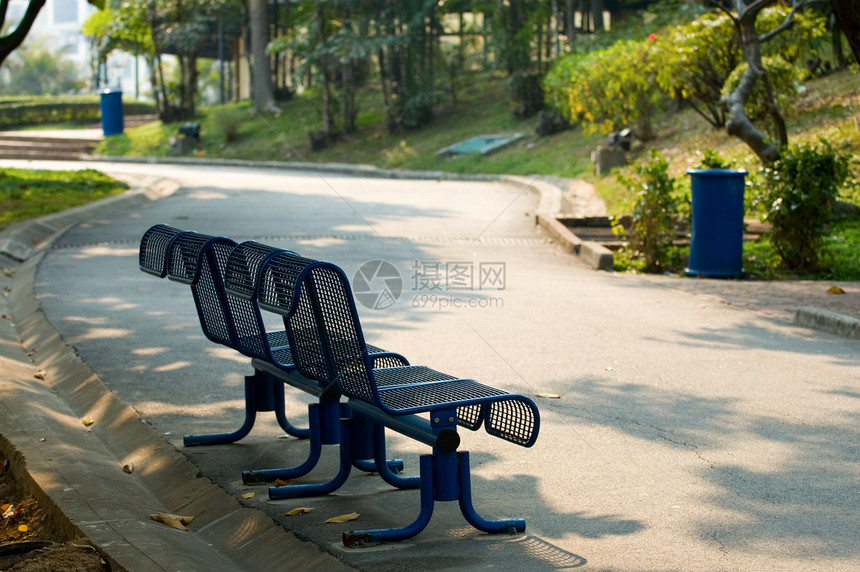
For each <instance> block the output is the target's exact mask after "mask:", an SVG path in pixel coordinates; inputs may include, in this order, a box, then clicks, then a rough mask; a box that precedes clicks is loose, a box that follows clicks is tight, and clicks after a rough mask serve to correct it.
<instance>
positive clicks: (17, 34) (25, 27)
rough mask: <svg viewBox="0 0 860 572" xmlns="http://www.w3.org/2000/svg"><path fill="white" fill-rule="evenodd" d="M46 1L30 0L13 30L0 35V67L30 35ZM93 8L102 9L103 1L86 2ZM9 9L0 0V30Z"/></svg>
mask: <svg viewBox="0 0 860 572" xmlns="http://www.w3.org/2000/svg"><path fill="white" fill-rule="evenodd" d="M45 1H46V0H30V3H29V4H27V11H26V12H24V17H23V18H21V21H20V22H18V25H17V26H15V29H14V30H12V31H11V32H9V33H8V34H6V35H0V65H3V62H4V61H6V58H7V57H9V54H11V53H12V52H14V51H15V49H16V48H17V47H18V46H20V45H21V42H23V41H24V38H26V37H27V34H29V33H30V28H32V27H33V22H35V21H36V16H38V15H39V12H40V11H41V10H42V8H43V7H44V6H45ZM87 2H89V3H90V4H92V5H93V6H95V7H97V8H99V9H102V8H104V0H87ZM8 8H9V0H0V30H2V29H5V27H6V11H7V10H8Z"/></svg>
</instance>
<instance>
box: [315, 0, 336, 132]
mask: <svg viewBox="0 0 860 572" xmlns="http://www.w3.org/2000/svg"><path fill="white" fill-rule="evenodd" d="M325 24H326V20H325V8H324V6H323V2H318V3H317V34H318V35H317V42H318V44H319V45H320V46H322V45H323V44H324V43H325V40H326V37H325ZM326 59H327V56H326V55H325V54H323V55H321V56H320V59H319V61H318V62H317V66H318V67H319V73H320V81H321V84H320V87H321V89H322V124H323V132H324V133H325V135H326V136H331V134H332V131H333V129H332V116H331V97H330V94H329V80H328V66H327V65H326Z"/></svg>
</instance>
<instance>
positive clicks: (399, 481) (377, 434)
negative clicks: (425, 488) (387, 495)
mask: <svg viewBox="0 0 860 572" xmlns="http://www.w3.org/2000/svg"><path fill="white" fill-rule="evenodd" d="M372 425H373V429H372V430H373V458H374V461H375V463H376V471H377V472H378V473H379V476H380V477H382V480H384V481H385V482H386V483H388V484H389V485H391V486H392V487H397V488H398V489H414V488H418V486H420V485H421V477H401V476H400V475H397V474H396V473H399V472H400V471H402V470H403V461H401V460H399V459H395V460H386V458H385V427H383V426H382V425H380V424H379V423H373V424H372ZM395 463H399V467H398V468H397V469H396V470H395V468H394V467H393V466H392V465H394V464H395Z"/></svg>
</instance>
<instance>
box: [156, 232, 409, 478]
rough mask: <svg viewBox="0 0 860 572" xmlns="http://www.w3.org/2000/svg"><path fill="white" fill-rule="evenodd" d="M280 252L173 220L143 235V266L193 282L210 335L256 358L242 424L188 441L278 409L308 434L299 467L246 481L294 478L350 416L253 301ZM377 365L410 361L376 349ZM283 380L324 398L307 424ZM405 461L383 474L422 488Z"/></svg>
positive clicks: (228, 439) (243, 431)
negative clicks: (289, 407) (292, 412)
mask: <svg viewBox="0 0 860 572" xmlns="http://www.w3.org/2000/svg"><path fill="white" fill-rule="evenodd" d="M277 252H282V251H281V250H279V249H276V248H273V247H270V246H266V245H262V244H259V243H256V242H253V241H249V242H245V243H242V244H240V245H239V244H237V243H236V242H235V241H233V240H231V239H229V238H225V237H212V236H209V235H204V234H200V233H197V232H193V231H183V230H180V229H177V228H174V227H171V226H168V225H163V224H161V225H155V226H153V227H152V228H150V229H149V230H148V231H147V232H146V233H145V234H144V236H143V238H142V239H141V246H140V256H139V263H140V268H141V269H142V270H144V271H145V272H148V273H150V274H154V275H156V276H159V277H161V278H163V277H164V276H165V275H166V276H168V277H169V278H170V279H171V280H174V281H177V282H180V283H183V284H188V285H190V286H191V291H192V294H193V297H194V302H195V306H196V308H197V313H198V317H199V319H200V325H201V328H202V329H203V332H204V334H205V335H206V337H207V338H208V339H209V340H211V341H213V342H215V343H219V344H222V345H225V346H228V347H230V348H233V349H235V350H237V351H239V352H240V353H242V354H244V355H246V356H248V357H251V358H254V359H253V360H252V365H253V366H254V374H253V375H251V376H246V377H245V422H244V424H243V425H242V426H241V427H240V428H239V429H238V430H236V431H234V432H232V433H219V434H213V435H188V436H186V437H185V438H184V440H183V441H184V444H185V445H186V446H193V445H214V444H227V443H233V442H235V441H237V440H239V439H242V438H243V437H245V436H246V435H247V434H248V433H249V432H250V431H251V429H252V427H253V425H254V422H255V419H256V414H257V413H258V412H261V411H274V412H275V415H276V418H277V420H278V423H279V425H280V426H281V427H282V428H283V429H284V430H285V431H286V432H287V433H289V434H291V435H294V436H297V437H309V438H310V450H309V454H308V457H307V458H306V460H305V461H304V462H303V463H301V464H300V465H298V466H296V467H290V468H280V469H269V470H263V471H244V472H243V474H242V477H243V480H244V481H245V482H247V483H257V482H261V481H262V482H266V481H274V480H277V479H292V478H297V477H300V476H302V475H305V474H307V473H308V472H310V470H311V469H313V468H314V466H316V464H317V462H318V461H319V458H320V455H321V451H322V445H324V444H325V445H336V444H340V440H341V435H340V418H341V417H345V416H347V415H348V413H347V410H346V407H345V404H342V403H340V397H341V395H340V393H339V392H338V391H337V390H336V389H335V388H329V389H328V390H326V389H325V388H323V387H321V386H320V384H319V383H318V382H316V381H313V380H309V379H307V378H304V377H302V376H300V375H289V373H290V372H293V371H294V370H295V366H294V365H293V361H292V354H291V352H290V348H289V345H288V340H287V335H286V333H285V331H284V330H279V331H274V332H267V331H266V328H265V325H264V322H263V318H262V316H261V314H260V310H259V308H258V306H257V304H256V300H255V298H256V296H255V291H256V279H257V274H258V269H259V266H260V264H261V263H263V262H264V261H265V260H266V258H267V257H269V256H271V255H273V254H275V253H277ZM371 352H372V354H373V359H374V362H375V363H376V364H377V365H378V366H379V367H385V366H391V365H402V364H408V362H407V361H406V359H405V358H404V357H403V356H400V355H398V354H393V353H391V352H385V351H383V350H381V349H379V348H375V347H372V348H371ZM284 382H286V383H288V384H290V385H292V386H294V387H297V388H299V389H301V390H303V391H305V392H306V393H309V394H311V395H314V396H315V397H317V398H319V402H318V403H315V404H311V405H309V406H308V420H309V428H307V429H298V428H296V427H294V426H293V425H292V424H290V423H289V421H288V420H287V418H286V415H285V412H284V389H283V383H284ZM369 455H370V453H366V456H364V457H356V458H355V459H354V460H353V463H352V464H353V465H354V466H356V467H358V468H359V469H361V470H364V471H374V470H378V469H377V468H376V463H373V462H370V461H368V460H367V459H369V458H370V457H369ZM402 467H403V463H402V461H397V460H394V461H386V462H384V464H383V466H382V469H381V470H380V474H381V476H382V477H383V478H384V479H385V480H386V481H388V482H389V483H390V484H392V485H394V486H398V487H414V486H417V479H406V478H403V477H398V476H397V475H396V474H395V473H394V472H395V471H400V470H402Z"/></svg>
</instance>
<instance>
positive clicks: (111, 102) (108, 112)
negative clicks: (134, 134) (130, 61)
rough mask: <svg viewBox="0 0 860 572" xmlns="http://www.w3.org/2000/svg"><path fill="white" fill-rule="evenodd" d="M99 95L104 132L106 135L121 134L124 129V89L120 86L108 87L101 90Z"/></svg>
mask: <svg viewBox="0 0 860 572" xmlns="http://www.w3.org/2000/svg"><path fill="white" fill-rule="evenodd" d="M99 95H100V96H101V99H100V101H99V109H100V111H101V116H102V132H103V133H104V134H105V136H107V135H119V134H120V133H122V131H123V117H122V91H121V90H120V89H119V88H113V87H106V88H104V89H103V90H101V91H99Z"/></svg>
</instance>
